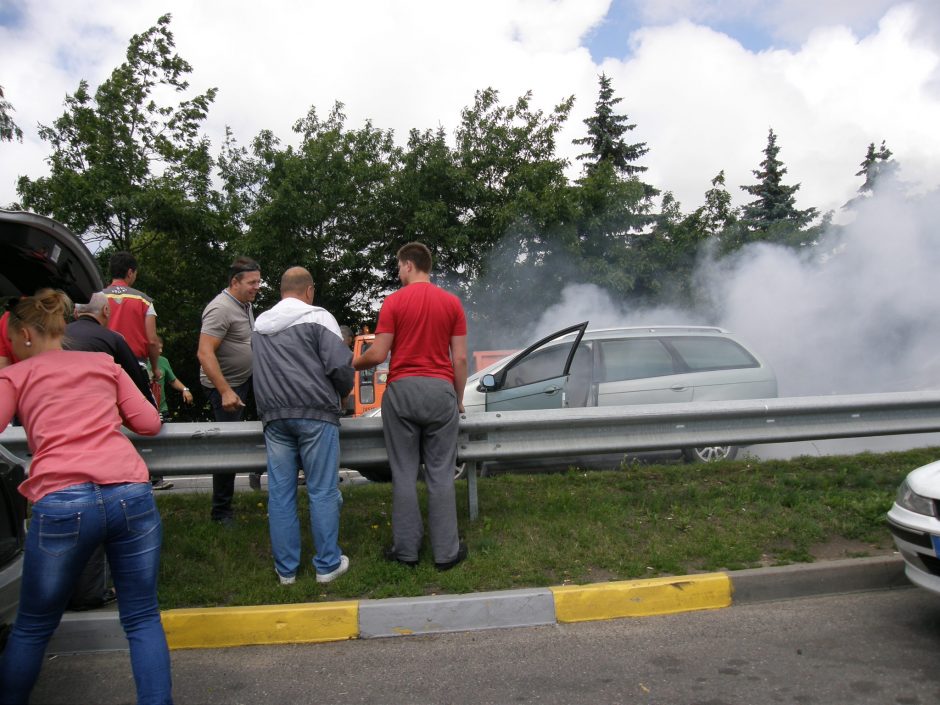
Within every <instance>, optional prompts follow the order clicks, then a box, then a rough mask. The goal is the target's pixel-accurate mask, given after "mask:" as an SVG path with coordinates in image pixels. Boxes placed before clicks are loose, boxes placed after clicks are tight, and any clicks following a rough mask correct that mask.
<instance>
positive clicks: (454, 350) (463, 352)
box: [450, 335, 467, 414]
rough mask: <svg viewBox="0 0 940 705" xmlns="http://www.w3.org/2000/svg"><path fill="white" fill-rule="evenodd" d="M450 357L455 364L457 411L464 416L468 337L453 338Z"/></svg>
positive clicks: (457, 336) (455, 336)
mask: <svg viewBox="0 0 940 705" xmlns="http://www.w3.org/2000/svg"><path fill="white" fill-rule="evenodd" d="M450 356H451V360H452V361H453V363H454V391H455V392H456V393H457V411H459V412H460V413H461V414H462V413H463V412H464V408H463V390H464V387H466V386H467V336H465V335H454V336H451V339H450Z"/></svg>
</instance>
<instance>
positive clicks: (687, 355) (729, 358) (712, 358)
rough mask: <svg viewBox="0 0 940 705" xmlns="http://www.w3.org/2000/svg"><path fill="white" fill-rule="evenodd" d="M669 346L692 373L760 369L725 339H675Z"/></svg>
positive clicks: (756, 363)
mask: <svg viewBox="0 0 940 705" xmlns="http://www.w3.org/2000/svg"><path fill="white" fill-rule="evenodd" d="M669 344H670V345H671V346H672V347H673V348H674V349H675V351H676V352H677V353H678V354H679V356H680V357H681V358H682V360H683V361H684V362H685V364H686V366H687V367H688V369H689V370H690V371H692V372H701V371H704V370H734V369H740V368H742V367H760V363H758V362H757V360H755V359H754V358H753V356H751V354H750V353H749V352H748V351H747V350H745V349H744V348H742V347H741V346H740V345H738V344H737V343H736V342H734V341H733V340H728V339H727V338H708V337H699V336H696V337H692V336H689V337H675V338H669Z"/></svg>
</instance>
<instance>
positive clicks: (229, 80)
mask: <svg viewBox="0 0 940 705" xmlns="http://www.w3.org/2000/svg"><path fill="white" fill-rule="evenodd" d="M165 12H170V13H172V15H173V22H172V25H171V28H172V31H173V32H174V34H175V36H176V42H177V50H178V52H179V53H180V55H181V56H182V57H183V58H185V59H186V60H188V61H189V62H190V63H191V64H192V66H193V73H192V75H191V77H190V79H191V83H192V87H193V89H194V90H197V91H202V90H205V89H206V88H208V87H212V86H215V87H217V88H218V89H219V95H218V98H217V100H216V102H215V104H214V105H213V106H212V108H211V111H210V115H209V119H208V121H207V123H206V126H205V127H206V132H207V133H208V134H209V136H210V137H211V139H212V140H213V143H214V145H215V147H216V148H217V147H218V145H219V144H220V143H221V136H222V134H223V132H224V129H225V126H226V125H228V126H230V127H231V128H232V129H233V130H234V133H235V136H236V138H237V139H238V141H239V142H242V143H248V142H249V141H250V140H251V138H252V137H254V136H255V135H256V134H257V133H258V131H259V130H261V129H271V130H273V131H274V133H275V134H276V135H278V136H279V137H280V138H281V139H282V140H284V141H291V140H292V139H293V135H292V133H291V130H290V126H291V125H292V123H293V122H294V121H295V120H296V119H298V118H300V117H302V116H303V115H304V114H306V112H307V111H308V109H309V108H310V107H311V106H315V107H316V108H317V109H318V110H319V111H320V113H321V114H325V112H326V111H328V110H329V109H330V107H331V106H332V105H333V103H334V101H337V100H339V101H342V102H343V103H345V104H346V113H347V115H348V118H349V119H348V124H349V125H350V126H351V127H358V126H360V125H361V124H362V122H363V121H364V120H367V119H371V120H372V122H373V123H374V124H375V125H376V126H378V127H382V128H391V129H394V130H395V132H396V134H397V135H398V136H399V138H400V139H402V140H403V139H404V137H405V136H406V135H407V132H408V130H409V129H410V128H412V127H417V128H421V129H424V128H436V127H438V126H443V127H444V128H445V129H446V130H447V131H448V132H450V133H452V132H453V130H454V128H455V127H456V126H457V124H458V121H459V113H460V110H461V108H463V107H465V106H467V105H469V104H470V103H471V102H472V100H473V94H474V91H476V90H478V89H482V88H485V87H487V86H492V87H494V88H497V89H498V90H500V92H501V95H502V98H503V100H504V101H505V102H509V101H511V100H513V99H514V98H515V97H517V96H518V95H520V94H522V93H523V92H525V91H527V90H532V91H533V93H534V100H535V103H536V105H538V106H540V107H543V108H545V109H549V108H550V107H551V106H552V105H555V104H557V103H558V102H560V101H561V100H562V99H564V98H565V97H567V96H569V95H574V96H576V103H575V108H574V111H573V113H572V116H571V119H570V121H569V123H568V127H567V132H566V133H565V134H564V135H563V136H562V139H561V141H560V144H559V151H560V153H561V154H563V155H565V156H568V157H569V158H571V159H572V161H574V156H575V155H576V154H577V153H578V152H579V151H580V150H579V148H577V147H575V146H572V145H571V144H570V141H571V140H572V139H574V138H576V137H579V136H582V135H583V124H582V122H581V121H582V120H583V119H584V118H585V117H587V116H588V115H590V114H591V112H592V110H593V107H594V102H595V100H596V97H597V76H598V74H599V73H601V72H605V73H606V74H607V75H609V76H610V77H611V78H612V81H613V86H614V89H615V91H616V94H617V95H618V96H619V97H622V98H623V102H622V103H621V104H620V108H621V111H622V112H624V113H627V114H628V115H629V117H630V119H631V122H634V123H636V125H637V127H636V129H635V130H634V131H633V133H632V137H633V138H634V140H635V141H643V142H646V143H647V145H648V147H649V149H650V151H649V154H648V155H647V156H646V157H645V158H644V160H643V162H642V163H643V164H644V165H646V166H647V167H648V168H649V171H648V172H647V175H646V180H648V181H649V182H651V183H653V184H654V185H655V186H657V187H659V188H660V189H663V190H670V191H672V192H673V193H674V194H675V195H676V197H677V198H678V199H679V200H680V201H681V203H682V205H683V208H684V209H685V210H686V211H689V210H692V209H694V208H695V207H697V206H698V205H700V204H701V202H702V199H703V194H704V192H705V190H706V189H707V188H709V182H710V180H711V179H712V178H713V177H714V176H715V175H716V174H717V173H718V172H719V171H720V170H722V169H723V170H725V173H726V178H727V182H728V186H729V188H730V190H731V191H732V192H733V193H734V195H735V198H736V199H737V202H738V203H741V202H743V201H744V200H745V197H746V194H744V193H743V192H741V191H740V189H739V188H738V187H739V186H740V185H742V184H749V183H753V180H754V179H753V176H752V174H751V171H752V170H753V169H755V168H756V167H757V166H758V164H759V162H760V161H761V159H762V157H763V155H762V153H761V152H762V150H763V148H764V146H765V145H766V139H767V130H768V128H771V127H772V128H773V129H774V131H775V132H776V133H777V135H778V144H779V145H780V146H781V153H780V157H781V158H782V159H783V161H784V162H785V164H786V165H787V167H788V168H789V175H788V182H789V183H801V184H802V188H801V190H800V192H799V194H798V205H799V206H800V207H809V206H815V207H818V208H821V209H823V210H826V209H830V208H838V207H839V206H841V204H843V203H844V202H845V201H846V200H848V199H849V198H850V197H851V196H852V195H853V193H854V192H855V190H856V189H857V188H858V186H859V184H860V183H861V182H860V180H859V179H858V178H857V177H855V176H854V174H855V172H856V171H858V168H859V167H858V164H859V162H860V161H861V160H862V158H863V156H864V154H865V150H866V147H867V145H868V144H869V143H870V142H875V143H876V144H877V143H880V142H881V141H882V140H886V141H887V145H888V147H889V148H890V149H891V150H892V151H893V152H894V153H895V156H896V158H897V160H898V162H899V163H900V165H901V169H902V171H901V176H902V178H903V179H904V180H905V181H907V182H908V183H909V184H911V186H912V187H913V188H916V189H921V190H926V189H932V188H936V187H937V186H938V185H940V135H938V127H940V3H938V2H937V1H936V0H914V1H912V2H898V1H895V0H826V2H819V1H818V0H778V1H777V2H770V1H765V0H472V1H469V0H398V1H394V2H389V1H388V0H347V1H346V2H326V1H324V0H305V1H301V0H293V1H292V0H267V1H266V2H263V3H259V2H254V1H253V0H251V1H249V0H224V1H222V0H200V1H199V2H192V1H191V0H164V1H163V2H152V1H149V0H84V1H83V2H81V3H76V2H74V0H0V85H2V86H3V87H4V89H5V91H6V95H7V99H8V100H9V101H10V102H12V104H13V105H14V107H15V109H16V112H15V113H14V115H13V117H14V118H15V119H16V121H17V122H18V124H19V125H20V127H21V128H22V129H23V131H24V133H25V137H24V141H23V143H22V144H18V143H12V144H10V143H3V144H0V204H8V203H10V202H11V201H13V200H14V199H15V198H16V194H15V180H16V177H17V176H19V175H29V176H32V177H37V176H41V175H42V174H43V173H44V172H45V163H44V159H45V157H46V156H47V155H48V152H49V149H48V145H46V144H44V143H43V142H41V141H40V140H39V138H38V136H37V130H36V126H37V124H38V123H44V124H49V123H51V122H52V121H53V120H54V119H55V118H56V117H57V116H58V115H59V114H61V112H62V109H63V100H64V98H65V96H66V95H67V94H69V93H71V92H74V90H75V88H76V87H77V85H78V82H79V80H80V79H82V78H85V79H87V80H88V81H89V82H90V84H91V85H92V87H96V86H97V85H98V84H99V83H100V82H101V81H102V80H104V79H105V78H106V77H107V76H108V74H109V73H110V72H111V70H112V69H113V68H114V67H115V66H117V65H118V64H119V63H120V61H121V60H122V58H123V53H124V51H125V49H126V46H127V41H128V39H129V38H130V36H131V35H132V34H134V33H137V32H142V31H144V30H146V29H147V28H148V27H150V26H152V25H153V24H154V23H155V22H156V20H157V18H158V17H159V16H160V15H161V14H163V13H165ZM571 175H572V176H576V175H577V167H576V166H573V167H572V168H571Z"/></svg>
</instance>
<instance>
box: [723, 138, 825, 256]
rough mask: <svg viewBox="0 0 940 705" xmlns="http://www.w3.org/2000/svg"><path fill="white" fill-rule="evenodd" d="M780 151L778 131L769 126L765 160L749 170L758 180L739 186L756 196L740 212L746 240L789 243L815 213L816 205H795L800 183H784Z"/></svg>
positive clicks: (812, 218)
mask: <svg viewBox="0 0 940 705" xmlns="http://www.w3.org/2000/svg"><path fill="white" fill-rule="evenodd" d="M779 153H780V147H778V146H777V135H775V134H774V131H773V129H770V131H769V132H768V135H767V146H766V147H765V148H764V161H762V162H761V163H760V169H755V170H754V171H753V172H752V173H753V174H754V176H755V177H757V179H758V183H756V184H753V185H751V186H742V187H741V188H742V189H743V190H744V191H747V192H748V193H749V194H751V195H752V196H755V197H756V198H755V200H753V201H751V202H750V203H747V204H745V205H744V207H743V208H742V212H741V222H742V225H743V226H744V227H745V230H746V233H745V234H744V235H745V238H746V240H769V241H773V242H787V243H791V244H792V243H794V242H798V241H799V240H800V238H799V235H800V233H802V232H803V231H804V228H806V227H807V226H808V225H809V224H810V223H811V222H812V221H813V220H814V219H815V218H816V217H817V216H818V211H817V210H816V209H815V208H807V209H806V210H800V209H798V208H797V207H796V199H795V194H796V192H797V191H798V190H799V189H800V185H799V184H794V185H793V186H787V185H786V184H784V183H783V176H784V174H786V173H787V169H786V167H785V166H784V165H783V162H782V161H780V160H779V159H778V158H777V155H778V154H779ZM800 244H805V243H800Z"/></svg>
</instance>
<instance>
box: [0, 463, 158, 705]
mask: <svg viewBox="0 0 940 705" xmlns="http://www.w3.org/2000/svg"><path fill="white" fill-rule="evenodd" d="M162 538H163V524H162V523H161V521H160V514H159V512H158V511H157V505H156V503H155V502H154V499H153V489H152V488H151V486H150V483H149V482H133V483H124V484H118V485H96V484H93V483H90V482H86V483H82V484H78V485H72V486H71V487H67V488H65V489H63V490H60V491H58V492H51V493H49V494H48V495H46V496H45V497H43V498H42V499H41V500H39V501H38V502H36V503H35V504H34V505H33V511H32V518H31V520H30V524H29V530H28V531H27V534H26V551H25V554H24V557H23V583H22V587H21V590H20V606H19V611H18V612H17V615H16V621H15V623H14V625H13V630H12V631H11V632H10V639H9V641H8V642H7V646H6V650H5V651H4V652H3V657H2V659H0V683H2V687H0V703H4V704H6V703H25V702H27V700H28V699H29V694H30V691H32V689H33V685H34V684H35V683H36V679H37V678H38V677H39V670H40V667H41V666H42V660H43V655H44V654H45V651H46V646H47V645H48V643H49V639H50V638H51V637H52V633H53V632H54V631H55V628H56V627H57V626H58V624H59V621H60V620H61V619H62V613H63V612H64V611H65V606H66V603H68V601H69V597H70V596H71V594H72V590H73V588H74V587H75V582H76V581H77V580H78V577H79V575H80V574H81V572H82V570H83V569H84V567H85V564H86V563H87V562H88V558H89V556H91V554H92V552H93V551H94V550H95V548H97V547H98V546H99V545H101V544H104V546H105V550H106V552H107V554H108V564H109V565H110V567H111V575H112V577H113V579H114V588H115V590H116V591H117V599H118V611H119V613H120V619H121V626H122V627H123V628H124V634H125V635H126V636H127V641H128V644H129V646H130V654H131V670H132V671H133V673H134V683H135V684H136V686H137V702H138V703H142V704H143V703H146V704H148V705H149V704H150V703H171V702H172V695H171V678H170V652H169V650H168V649H167V644H166V636H165V634H164V632H163V625H162V624H161V622H160V608H159V606H158V605H157V573H158V572H159V568H160V544H161V542H162Z"/></svg>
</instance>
